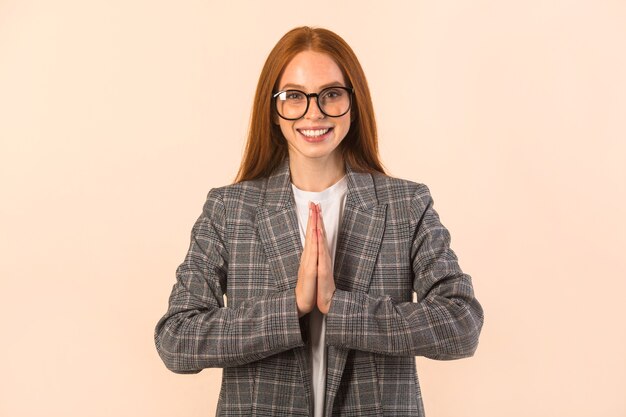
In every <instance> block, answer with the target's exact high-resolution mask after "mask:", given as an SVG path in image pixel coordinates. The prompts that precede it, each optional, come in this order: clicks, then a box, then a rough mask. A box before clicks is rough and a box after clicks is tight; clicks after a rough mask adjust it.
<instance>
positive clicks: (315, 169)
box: [289, 155, 346, 192]
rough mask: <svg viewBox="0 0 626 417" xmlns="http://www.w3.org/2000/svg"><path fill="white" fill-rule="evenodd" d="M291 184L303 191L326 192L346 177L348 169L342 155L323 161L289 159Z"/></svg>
mask: <svg viewBox="0 0 626 417" xmlns="http://www.w3.org/2000/svg"><path fill="white" fill-rule="evenodd" d="M289 171H290V174H291V182H292V183H293V184H294V185H295V186H296V187H297V188H299V189H300V190H302V191H313V192H319V191H324V190H325V189H327V188H328V187H330V186H331V185H333V184H335V183H336V182H337V181H339V180H340V179H341V178H343V176H344V175H346V167H345V163H344V161H343V158H342V157H341V155H337V156H336V157H330V158H324V159H323V160H316V159H308V158H297V157H295V158H294V157H292V156H291V155H290V157H289Z"/></svg>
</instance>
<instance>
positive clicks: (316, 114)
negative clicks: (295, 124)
mask: <svg viewBox="0 0 626 417" xmlns="http://www.w3.org/2000/svg"><path fill="white" fill-rule="evenodd" d="M318 99H319V97H317V96H313V97H310V98H309V108H308V109H307V111H306V114H305V115H304V117H305V118H306V119H323V118H324V116H325V115H324V113H322V111H321V110H320V106H319V104H318V103H317V100H318Z"/></svg>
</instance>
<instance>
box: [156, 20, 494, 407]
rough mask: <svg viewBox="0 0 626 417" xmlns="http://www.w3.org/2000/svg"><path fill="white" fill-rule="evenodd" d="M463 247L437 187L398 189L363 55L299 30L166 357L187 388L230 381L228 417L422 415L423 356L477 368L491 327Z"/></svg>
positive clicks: (220, 192) (163, 352)
mask: <svg viewBox="0 0 626 417" xmlns="http://www.w3.org/2000/svg"><path fill="white" fill-rule="evenodd" d="M449 243H450V235H449V233H448V231H447V230H446V228H444V226H442V224H441V223H440V221H439V217H438V215H437V213H436V212H435V210H434V209H433V201H432V198H431V196H430V193H429V190H428V188H427V187H426V186H425V185H423V184H417V183H414V182H410V181H407V180H402V179H397V178H392V177H389V176H387V175H385V172H384V170H383V168H382V166H381V163H380V161H379V157H378V146H377V136H376V124H375V121H374V112H373V107H372V102H371V99H370V94H369V90H368V86H367V82H366V79H365V75H364V74H363V70H362V69H361V66H360V64H359V62H358V60H357V58H356V56H355V55H354V53H353V51H352V49H351V48H350V47H349V46H348V45H347V44H346V42H345V41H344V40H343V39H341V38H340V37H339V36H338V35H336V34H335V33H333V32H331V31H328V30H325V29H313V28H309V27H300V28H296V29H293V30H291V31H290V32H288V33H287V34H286V35H285V36H284V37H283V38H282V39H281V40H280V41H279V42H278V43H277V44H276V46H275V47H274V49H273V50H272V52H271V53H270V55H269V57H268V58H267V61H266V63H265V66H264V68H263V71H262V73H261V76H260V79H259V83H258V88H257V91H256V96H255V100H254V108H253V113H252V122H251V128H250V132H249V136H248V142H247V146H246V151H245V155H244V158H243V162H242V164H241V168H240V170H239V174H238V178H237V180H236V182H235V183H234V184H231V185H228V186H224V187H220V188H216V189H212V190H211V191H210V192H209V193H208V197H207V200H206V203H205V204H204V207H203V211H202V214H201V215H200V217H199V218H198V220H197V221H196V223H195V225H194V227H193V230H192V233H191V245H190V247H189V251H188V253H187V256H186V258H185V260H184V262H183V263H182V264H181V265H180V266H179V267H178V269H177V271H176V277H177V281H176V283H175V285H174V287H173V289H172V293H171V296H170V299H169V309H168V310H167V313H166V314H165V315H164V316H163V317H162V318H161V320H160V321H159V322H158V324H157V326H156V330H155V342H156V347H157V350H158V352H159V354H160V356H161V358H162V359H163V361H164V363H165V365H166V366H167V367H168V368H169V369H170V370H172V371H174V372H177V373H197V372H200V370H202V369H204V368H210V367H221V368H224V369H223V377H222V385H221V391H220V396H219V404H218V410H217V415H219V416H331V415H332V416H348V415H349V416H364V415H376V416H382V415H385V416H408V415H411V416H422V415H423V414H424V411H423V406H422V399H421V394H420V387H419V382H418V379H417V374H416V369H415V358H414V357H415V356H416V355H422V356H426V357H429V358H433V359H457V358H463V357H468V356H471V355H472V354H473V353H474V351H475V349H476V346H477V343H478V336H479V334H480V330H481V327H482V323H483V311H482V308H481V306H480V304H479V303H478V301H477V300H476V298H475V297H474V292H473V289H472V283H471V278H470V276H469V275H467V274H465V273H463V272H462V271H461V269H460V267H459V265H458V262H457V257H456V256H455V254H454V252H453V251H452V250H451V249H450V247H449ZM414 293H415V294H416V299H417V302H414V301H413V295H414ZM226 295H227V303H226V298H225V296H226Z"/></svg>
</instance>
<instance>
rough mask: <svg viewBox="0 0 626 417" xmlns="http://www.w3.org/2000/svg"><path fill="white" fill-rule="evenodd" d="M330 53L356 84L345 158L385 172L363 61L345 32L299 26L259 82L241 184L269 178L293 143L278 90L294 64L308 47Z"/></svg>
mask: <svg viewBox="0 0 626 417" xmlns="http://www.w3.org/2000/svg"><path fill="white" fill-rule="evenodd" d="M307 50H311V51H315V52H321V53H325V54H327V55H329V56H330V57H331V58H332V59H333V60H334V61H335V62H336V63H337V65H338V66H339V68H340V69H341V71H342V73H343V76H344V79H345V80H346V83H347V84H348V86H349V87H352V88H354V96H353V100H352V108H351V110H350V111H351V112H352V113H351V120H352V122H351V125H350V129H349V131H348V133H347V135H346V137H345V138H344V139H343V140H342V141H341V143H340V145H339V150H340V152H341V153H342V156H343V158H344V161H346V162H347V163H349V164H350V166H351V168H352V169H353V170H355V171H359V172H369V173H374V172H380V173H383V174H384V173H385V171H384V169H383V167H382V164H381V162H380V158H379V155H378V136H377V131H376V120H375V118H374V107H373V105H372V98H371V96H370V91H369V87H368V86H367V80H366V78H365V73H364V72H363V68H361V64H360V63H359V61H358V59H357V57H356V55H355V54H354V52H353V51H352V48H350V46H349V45H348V44H347V43H346V41H344V40H343V39H342V38H341V37H340V36H339V35H337V34H336V33H334V32H331V31H330V30H327V29H322V28H311V27H308V26H302V27H297V28H295V29H292V30H290V31H289V32H287V33H286V34H285V35H284V36H283V37H282V38H281V39H280V40H279V41H278V43H277V44H276V46H274V49H272V51H271V52H270V54H269V56H268V57H267V60H266V61H265V65H264V66H263V70H262V71H261V75H260V77H259V83H258V85H257V89H256V93H255V96H254V103H253V108H252V117H251V120H250V129H249V131H248V140H247V143H246V148H245V151H244V156H243V160H242V162H241V166H240V167H239V172H238V173H237V177H236V179H235V182H241V181H246V180H252V179H256V178H260V177H266V176H268V175H269V174H270V173H271V172H272V171H273V170H274V169H275V168H276V167H277V166H278V165H279V164H280V163H281V162H282V161H283V159H284V158H285V157H286V156H287V155H288V148H287V141H286V140H285V138H284V136H283V134H282V132H281V130H280V126H278V125H276V124H275V123H273V122H272V120H273V119H274V118H275V117H276V115H275V111H276V110H275V109H274V106H273V103H272V97H271V96H272V93H274V92H276V89H277V88H278V81H279V80H280V77H281V75H282V73H283V71H284V69H285V67H286V66H287V64H289V62H290V61H291V60H292V59H293V58H294V57H295V56H296V55H297V54H298V53H299V52H302V51H307Z"/></svg>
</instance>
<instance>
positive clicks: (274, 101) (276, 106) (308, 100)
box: [272, 86, 354, 120]
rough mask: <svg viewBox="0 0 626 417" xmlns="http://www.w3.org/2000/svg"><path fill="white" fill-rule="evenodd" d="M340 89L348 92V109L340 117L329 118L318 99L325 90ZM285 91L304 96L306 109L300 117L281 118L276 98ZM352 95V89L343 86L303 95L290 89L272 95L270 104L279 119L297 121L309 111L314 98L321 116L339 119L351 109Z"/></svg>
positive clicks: (300, 91) (299, 91)
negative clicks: (271, 103) (272, 105)
mask: <svg viewBox="0 0 626 417" xmlns="http://www.w3.org/2000/svg"><path fill="white" fill-rule="evenodd" d="M337 88H340V89H342V90H345V91H347V92H348V98H349V99H350V102H349V104H348V109H347V110H346V111H345V112H343V113H341V114H340V115H337V116H331V115H330V114H328V113H326V112H325V111H324V110H323V109H322V107H321V106H320V102H319V97H320V96H321V95H322V94H323V93H324V91H326V90H332V89H337ZM287 91H297V92H298V93H302V94H303V95H304V96H306V108H305V109H304V113H302V116H300V117H294V118H288V117H285V116H283V115H282V114H280V112H279V111H278V105H277V104H276V97H278V96H279V95H280V94H282V93H286V92H287ZM353 94H354V88H352V87H344V86H335V87H326V88H324V89H323V90H321V91H320V92H319V93H309V94H307V93H305V92H304V91H302V90H296V89H293V88H290V89H288V90H281V91H279V92H277V93H274V94H273V95H272V102H273V103H274V110H275V111H276V114H278V115H279V116H280V117H281V118H283V119H285V120H298V119H302V118H303V117H304V116H305V115H306V113H307V112H308V111H309V105H310V104H311V97H315V100H316V101H317V108H318V109H320V111H321V112H322V114H324V115H326V116H328V117H341V116H343V115H344V114H346V113H348V112H349V111H350V109H351V108H352V95H353Z"/></svg>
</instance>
